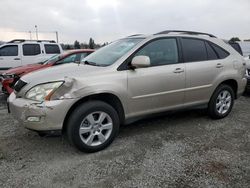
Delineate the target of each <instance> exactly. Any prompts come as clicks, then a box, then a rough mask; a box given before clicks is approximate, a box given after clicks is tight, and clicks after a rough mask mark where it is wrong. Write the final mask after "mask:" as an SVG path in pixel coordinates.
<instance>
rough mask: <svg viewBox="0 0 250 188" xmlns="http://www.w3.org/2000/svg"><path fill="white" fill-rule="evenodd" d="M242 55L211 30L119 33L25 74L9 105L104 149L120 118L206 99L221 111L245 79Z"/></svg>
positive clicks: (30, 124)
mask: <svg viewBox="0 0 250 188" xmlns="http://www.w3.org/2000/svg"><path fill="white" fill-rule="evenodd" d="M245 72H246V62H245V60H244V58H243V57H242V56H241V55H240V54H239V53H238V52H236V51H235V50H234V49H233V48H232V47H231V46H230V45H228V44H226V43H225V42H224V41H222V40H220V39H218V38H216V37H215V36H213V35H211V34H206V33H199V32H190V31H164V32H160V33H157V34H154V35H149V36H146V35H133V36H129V37H126V38H123V39H120V40H117V41H115V42H113V43H111V44H109V45H107V46H105V47H103V48H101V49H99V50H97V51H96V52H94V53H92V54H91V55H89V56H88V57H86V58H85V59H84V60H83V62H82V63H81V64H75V63H72V64H70V63H69V64H66V65H60V66H55V67H53V68H48V69H45V70H41V71H37V72H34V73H31V74H28V75H25V76H23V77H22V78H21V79H20V80H19V81H18V83H17V84H16V85H15V92H13V93H12V94H11V95H10V97H9V99H8V104H9V109H10V112H11V113H12V114H13V115H14V117H16V118H17V119H18V120H19V122H21V123H22V124H24V126H25V127H26V128H28V129H30V130H35V131H37V132H39V134H43V133H46V132H48V131H55V130H60V131H62V132H63V133H65V134H66V135H67V136H68V138H69V140H70V142H72V143H73V144H74V145H75V146H76V147H77V148H78V149H80V150H81V151H85V152H95V151H99V150H101V149H104V148H105V147H107V146H108V145H110V144H111V142H112V141H113V140H114V138H115V136H116V135H117V133H118V130H119V126H120V125H121V124H125V123H127V122H131V120H133V119H135V118H138V117H143V116H147V115H149V114H154V113H159V112H163V111H168V110H177V109H183V108H189V107H196V106H206V107H207V109H208V113H209V115H210V116H211V117H212V118H215V119H219V118H224V117H226V116H227V115H228V114H229V113H230V111H231V109H232V107H233V104H234V100H235V99H237V98H238V97H239V96H240V95H241V94H242V93H243V92H244V89H245V86H246V78H245Z"/></svg>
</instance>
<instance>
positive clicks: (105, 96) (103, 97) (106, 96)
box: [62, 93, 125, 133]
mask: <svg viewBox="0 0 250 188" xmlns="http://www.w3.org/2000/svg"><path fill="white" fill-rule="evenodd" d="M91 100H99V101H103V102H106V103H107V104H109V105H111V106H112V107H113V108H114V109H115V110H116V111H117V113H118V116H119V119H120V123H121V124H123V123H124V122H125V111H124V107H123V105H122V102H121V100H120V98H119V97H117V96H116V95H114V94H111V93H99V94H93V95H89V96H85V97H83V98H81V99H79V100H78V101H76V102H75V103H74V104H73V105H72V106H71V107H70V109H69V110H68V112H67V114H66V116H65V118H64V121H63V127H62V133H64V132H65V130H66V127H67V121H68V119H69V117H70V115H71V113H72V112H73V111H74V109H76V108H77V107H78V106H80V105H82V104H83V103H85V102H87V101H91Z"/></svg>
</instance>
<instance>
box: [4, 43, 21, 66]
mask: <svg viewBox="0 0 250 188" xmlns="http://www.w3.org/2000/svg"><path fill="white" fill-rule="evenodd" d="M21 64H22V60H21V57H20V52H19V49H18V45H12V44H9V45H5V46H2V47H1V48H0V71H3V70H7V69H9V68H12V67H18V66H21Z"/></svg>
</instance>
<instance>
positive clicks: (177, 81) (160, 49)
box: [128, 38, 185, 115]
mask: <svg viewBox="0 0 250 188" xmlns="http://www.w3.org/2000/svg"><path fill="white" fill-rule="evenodd" d="M139 55H144V56H148V57H149V58H150V62H151V66H150V67H147V68H137V69H135V70H128V92H129V98H130V100H129V110H130V113H132V114H133V115H140V114H145V113H150V112H160V111H163V110H166V109H168V108H172V107H176V106H179V105H182V104H183V102H184V90H185V65H184V64H183V63H181V62H180V58H179V54H178V45H177V40H176V38H161V39H157V40H154V41H152V42H149V43H148V44H146V45H145V46H144V47H142V48H141V49H140V50H139V51H138V52H137V53H136V54H135V55H133V56H132V58H133V57H135V56H139Z"/></svg>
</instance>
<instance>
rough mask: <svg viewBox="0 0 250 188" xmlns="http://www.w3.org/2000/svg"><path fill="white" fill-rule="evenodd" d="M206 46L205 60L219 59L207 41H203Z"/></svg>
mask: <svg viewBox="0 0 250 188" xmlns="http://www.w3.org/2000/svg"><path fill="white" fill-rule="evenodd" d="M205 44H206V48H207V60H216V59H219V58H218V56H217V54H216V52H215V51H214V49H213V48H212V47H211V46H210V44H209V43H208V42H205Z"/></svg>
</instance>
